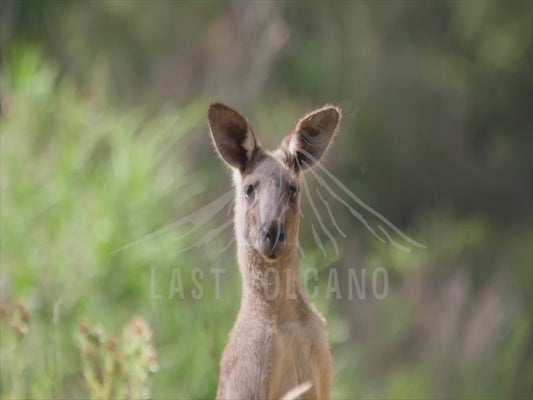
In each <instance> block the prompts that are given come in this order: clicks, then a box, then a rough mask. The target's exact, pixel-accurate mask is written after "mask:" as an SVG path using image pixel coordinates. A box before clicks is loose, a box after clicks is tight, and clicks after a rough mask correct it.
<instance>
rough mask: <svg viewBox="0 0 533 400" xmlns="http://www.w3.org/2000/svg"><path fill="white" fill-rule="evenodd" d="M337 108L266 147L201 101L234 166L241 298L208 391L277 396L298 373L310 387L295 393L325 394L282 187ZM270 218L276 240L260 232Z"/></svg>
mask: <svg viewBox="0 0 533 400" xmlns="http://www.w3.org/2000/svg"><path fill="white" fill-rule="evenodd" d="M340 118H341V114H340V110H339V109H338V108H336V107H333V106H326V107H324V108H322V109H319V110H317V111H315V112H312V113H310V114H308V115H306V116H304V117H303V118H302V119H301V120H300V121H299V122H298V124H297V125H296V126H295V128H294V129H293V131H292V132H291V133H290V134H289V135H288V136H287V137H286V139H285V140H284V141H283V142H282V145H281V146H280V148H279V149H277V150H276V151H274V152H267V151H265V150H263V149H262V148H261V147H260V146H259V144H258V142H257V140H256V139H255V136H254V134H253V131H252V129H251V127H250V125H249V123H248V121H247V120H246V118H244V117H243V116H242V115H240V114H239V113H238V112H237V111H235V110H233V109H231V108H229V107H228V106H225V105H223V104H220V103H214V104H212V105H211V107H210V109H209V113H208V120H209V126H210V129H211V134H212V137H213V142H214V144H215V148H216V149H217V150H218V152H219V154H220V156H221V157H222V159H223V160H224V161H225V162H226V163H227V164H228V165H230V166H231V167H232V168H233V179H234V186H235V190H236V196H235V221H234V223H235V235H236V238H237V255H238V261H239V269H240V272H241V275H242V281H243V288H242V298H241V308H240V310H239V314H238V316H237V320H236V321H235V324H234V326H233V329H232V330H231V332H230V334H229V339H228V343H227V345H226V348H225V350H224V354H223V356H222V361H221V364H220V378H219V385H218V391H217V399H279V398H281V397H282V396H284V395H285V394H286V393H287V392H289V391H290V390H291V389H293V388H295V387H297V386H298V385H301V384H304V383H306V382H309V383H311V388H310V389H309V390H307V391H306V392H304V393H303V394H302V395H301V396H300V397H299V398H301V399H329V397H330V384H331V382H330V381H331V373H332V364H331V355H330V352H329V341H328V334H327V330H326V325H325V320H324V318H323V317H322V316H321V315H320V313H319V312H318V311H317V309H316V308H315V307H314V306H313V305H312V304H311V303H310V302H309V300H308V299H307V297H306V295H305V294H304V291H303V290H302V288H301V286H300V283H299V282H298V250H297V246H298V230H299V226H300V209H299V195H298V193H297V192H296V194H295V193H292V194H291V191H293V192H294V188H299V187H300V174H301V172H300V171H301V170H303V169H305V168H307V167H310V166H311V165H312V164H314V162H315V161H316V160H318V159H320V158H321V157H322V156H323V154H324V153H325V152H326V150H327V148H328V146H329V143H330V142H331V138H332V137H333V136H334V135H335V133H336V131H337V128H338V124H339V122H340ZM250 186H252V187H253V188H254V189H253V190H251V191H250V190H249V189H248V188H249V187H250ZM247 192H250V193H252V194H250V195H247ZM270 226H275V227H277V230H275V232H276V233H277V234H278V236H277V237H276V240H275V241H272V240H271V239H265V234H264V232H265V229H267V228H268V227H270ZM280 232H282V233H280ZM267 238H268V237H267ZM278 238H279V240H278ZM269 240H270V241H269ZM276 275H277V276H278V277H279V280H277V278H276ZM276 287H277V288H278V291H277V293H276V291H275V288H276Z"/></svg>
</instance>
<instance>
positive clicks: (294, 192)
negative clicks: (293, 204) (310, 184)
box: [289, 186, 298, 201]
mask: <svg viewBox="0 0 533 400" xmlns="http://www.w3.org/2000/svg"><path fill="white" fill-rule="evenodd" d="M297 194H298V188H297V187H296V186H291V187H290V188H289V200H290V201H294V200H295V199H296V195H297Z"/></svg>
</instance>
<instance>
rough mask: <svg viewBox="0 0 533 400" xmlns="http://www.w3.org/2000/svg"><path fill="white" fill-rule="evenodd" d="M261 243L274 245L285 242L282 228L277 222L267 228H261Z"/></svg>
mask: <svg viewBox="0 0 533 400" xmlns="http://www.w3.org/2000/svg"><path fill="white" fill-rule="evenodd" d="M262 234H263V241H265V242H269V243H270V244H275V243H278V242H283V241H284V240H285V232H284V230H283V227H281V225H280V224H279V223H277V222H274V223H273V224H271V225H270V226H269V227H268V228H263V231H262Z"/></svg>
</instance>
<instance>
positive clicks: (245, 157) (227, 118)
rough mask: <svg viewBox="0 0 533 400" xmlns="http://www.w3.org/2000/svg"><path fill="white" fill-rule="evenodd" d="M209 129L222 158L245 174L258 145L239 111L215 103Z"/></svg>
mask: <svg viewBox="0 0 533 400" xmlns="http://www.w3.org/2000/svg"><path fill="white" fill-rule="evenodd" d="M207 119H208V121H209V129H210V131H211V137H212V139H213V143H214V145H215V148H216V149H217V151H218V154H220V157H221V158H222V159H223V160H224V161H225V162H226V163H227V164H228V165H229V166H230V167H233V168H238V169H239V170H240V171H241V172H243V171H244V170H245V168H246V166H247V165H248V163H249V162H250V160H251V159H252V155H253V154H254V152H255V150H256V148H257V146H258V144H257V141H256V139H255V136H254V134H253V131H252V128H251V127H250V124H249V123H248V121H247V120H246V118H244V117H243V116H242V115H241V114H240V113H239V112H238V111H236V110H234V109H233V108H231V107H228V106H227V105H225V104H222V103H213V104H211V106H210V107H209V111H208V113H207Z"/></svg>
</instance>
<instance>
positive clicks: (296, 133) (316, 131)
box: [282, 106, 342, 170]
mask: <svg viewBox="0 0 533 400" xmlns="http://www.w3.org/2000/svg"><path fill="white" fill-rule="evenodd" d="M341 118H342V112H341V109H340V108H338V107H334V106H325V107H322V108H319V109H318V110H315V111H313V112H311V113H309V114H307V115H306V116H304V117H303V118H302V119H301V120H300V121H298V123H297V124H296V126H295V127H294V129H293V130H292V132H291V133H290V134H289V135H288V136H287V137H286V138H285V139H284V140H283V143H282V147H283V148H284V149H285V151H286V152H287V153H288V154H289V157H290V158H291V163H293V164H294V168H295V169H296V170H300V169H301V170H304V169H307V168H310V167H312V166H313V165H314V164H315V163H317V162H318V161H319V160H320V159H321V158H322V156H323V155H324V154H325V153H326V151H327V149H328V147H329V145H330V143H331V139H332V138H333V136H335V134H336V133H337V130H338V127H339V123H340V121H341Z"/></svg>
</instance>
